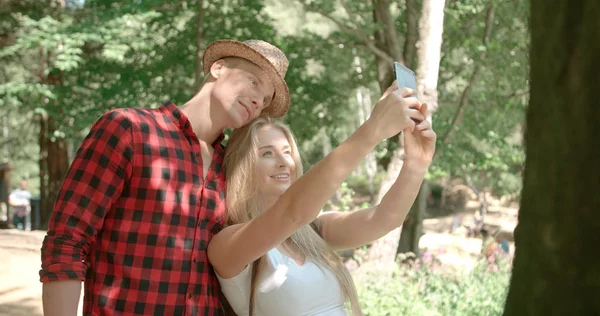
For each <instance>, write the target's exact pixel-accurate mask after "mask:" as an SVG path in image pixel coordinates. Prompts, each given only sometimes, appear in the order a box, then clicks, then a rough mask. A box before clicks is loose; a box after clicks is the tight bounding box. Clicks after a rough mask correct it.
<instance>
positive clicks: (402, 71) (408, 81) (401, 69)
mask: <svg viewBox="0 0 600 316" xmlns="http://www.w3.org/2000/svg"><path fill="white" fill-rule="evenodd" d="M394 75H395V76H396V80H397V81H398V89H402V88H411V89H413V90H415V91H417V76H415V73H414V72H413V71H412V70H410V69H408V68H407V67H406V66H403V65H402V64H400V63H399V62H397V61H395V62H394ZM414 97H417V96H416V95H414Z"/></svg>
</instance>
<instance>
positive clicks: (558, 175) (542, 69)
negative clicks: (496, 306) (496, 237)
mask: <svg viewBox="0 0 600 316" xmlns="http://www.w3.org/2000/svg"><path fill="white" fill-rule="evenodd" d="M530 21H531V53H530V56H531V71H530V79H531V81H530V82H531V90H530V91H531V97H530V103H529V108H528V111H527V129H526V132H525V142H526V145H527V146H526V161H525V165H526V167H525V175H524V184H523V192H522V193H523V194H522V200H521V209H520V211H519V224H518V226H517V228H516V229H515V243H516V254H515V259H514V267H513V272H512V278H511V284H510V288H509V293H508V298H507V302H506V307H505V311H504V315H599V314H600V300H599V299H598V293H600V277H599V274H598V273H599V272H598V271H600V256H598V244H599V241H600V239H599V238H598V236H599V233H598V232H600V213H599V212H598V210H600V195H598V192H597V190H598V188H599V187H600V168H599V167H598V161H600V146H598V140H597V135H598V134H599V133H600V124H598V118H600V107H599V106H598V91H600V58H598V56H600V43H599V42H598V39H599V38H600V5H599V4H598V0H580V1H567V0H560V1H554V2H553V3H552V5H548V2H546V1H543V0H532V1H531V20H530Z"/></svg>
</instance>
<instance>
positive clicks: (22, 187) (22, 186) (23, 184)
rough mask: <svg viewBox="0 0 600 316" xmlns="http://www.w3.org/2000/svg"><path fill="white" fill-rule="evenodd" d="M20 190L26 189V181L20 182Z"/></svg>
mask: <svg viewBox="0 0 600 316" xmlns="http://www.w3.org/2000/svg"><path fill="white" fill-rule="evenodd" d="M20 187H21V190H26V189H27V180H22V181H21V183H20Z"/></svg>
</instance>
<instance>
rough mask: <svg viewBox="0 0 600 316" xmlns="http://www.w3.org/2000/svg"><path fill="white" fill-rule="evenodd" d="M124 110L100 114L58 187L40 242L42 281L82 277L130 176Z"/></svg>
mask: <svg viewBox="0 0 600 316" xmlns="http://www.w3.org/2000/svg"><path fill="white" fill-rule="evenodd" d="M131 142H132V124H131V120H130V119H128V116H127V112H126V110H113V111H110V112H107V113H106V114H104V115H103V116H102V117H101V118H100V119H99V120H98V121H96V123H95V124H94V125H93V127H92V129H91V130H90V132H89V133H88V135H87V136H86V137H85V139H84V140H83V142H82V144H81V146H80V148H79V149H78V150H77V154H76V157H75V159H74V160H73V162H72V163H71V166H70V168H69V171H68V173H67V175H66V178H65V180H64V182H63V184H62V187H61V189H60V192H59V194H58V197H57V199H56V203H55V205H54V211H53V213H52V216H51V218H50V223H49V225H48V233H47V235H46V237H45V238H44V242H43V244H42V269H41V270H40V281H41V282H47V281H57V280H76V279H78V280H81V281H83V280H84V279H85V272H86V268H87V264H86V262H85V261H86V259H87V258H88V254H89V251H90V246H91V245H92V244H93V243H94V241H95V238H96V236H97V232H98V230H100V229H101V227H102V224H103V221H104V217H105V215H106V212H107V211H108V210H109V209H110V208H111V205H113V204H114V203H115V201H116V200H117V199H118V198H119V196H120V195H121V192H122V190H123V186H124V183H125V182H126V179H128V177H129V176H130V175H131V168H132V167H131V161H132V156H133V149H132V145H131Z"/></svg>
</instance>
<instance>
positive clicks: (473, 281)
mask: <svg viewBox="0 0 600 316" xmlns="http://www.w3.org/2000/svg"><path fill="white" fill-rule="evenodd" d="M376 274H377V273H376V272H373V275H372V276H369V277H367V278H361V279H362V280H364V281H362V282H360V283H359V282H357V289H358V292H359V297H360V302H361V305H362V308H363V312H364V313H365V315H366V316H376V315H377V316H379V315H381V316H384V315H385V316H387V315H390V316H392V315H415V316H429V315H444V316H445V315H453V316H454V315H469V316H472V315H486V316H487V315H501V314H502V311H503V309H504V302H505V300H506V295H507V293H508V284H509V279H510V266H509V265H508V263H507V262H506V260H497V261H496V262H493V263H490V262H488V261H486V260H483V261H481V262H480V263H479V264H478V265H477V267H476V268H475V269H473V270H472V271H471V272H470V273H467V274H466V273H461V272H458V271H454V270H444V269H442V268H440V267H439V266H438V267H436V264H428V265H427V264H415V265H414V266H413V267H398V268H397V270H396V271H395V274H394V276H393V277H392V280H382V279H381V278H377V277H376Z"/></svg>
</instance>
